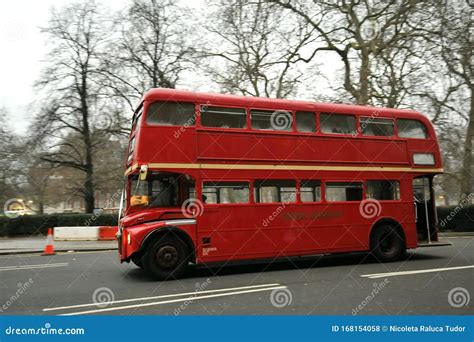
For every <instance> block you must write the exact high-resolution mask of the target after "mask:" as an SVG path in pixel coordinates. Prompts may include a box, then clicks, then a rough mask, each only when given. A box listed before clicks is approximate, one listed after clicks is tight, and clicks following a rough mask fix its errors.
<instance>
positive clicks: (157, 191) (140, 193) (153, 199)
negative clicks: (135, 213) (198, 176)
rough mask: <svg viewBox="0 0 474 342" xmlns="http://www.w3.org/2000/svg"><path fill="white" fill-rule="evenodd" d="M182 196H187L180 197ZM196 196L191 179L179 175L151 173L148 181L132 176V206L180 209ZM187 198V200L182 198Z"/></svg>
mask: <svg viewBox="0 0 474 342" xmlns="http://www.w3.org/2000/svg"><path fill="white" fill-rule="evenodd" d="M180 194H186V195H185V196H180ZM193 194H194V181H193V180H192V178H191V177H189V176H186V175H182V174H177V173H150V174H149V175H148V177H147V179H146V180H140V179H139V178H138V175H133V176H131V184H130V205H131V206H146V207H150V208H155V207H179V206H180V205H181V203H182V202H183V201H184V200H185V199H186V198H189V197H190V196H192V195H193ZM181 197H185V198H181Z"/></svg>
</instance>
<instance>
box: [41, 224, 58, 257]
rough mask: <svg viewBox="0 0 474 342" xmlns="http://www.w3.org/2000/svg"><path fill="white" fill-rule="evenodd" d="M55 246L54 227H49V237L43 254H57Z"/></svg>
mask: <svg viewBox="0 0 474 342" xmlns="http://www.w3.org/2000/svg"><path fill="white" fill-rule="evenodd" d="M55 254H56V253H54V246H53V228H48V237H47V238H46V246H45V247H44V252H43V254H41V255H55Z"/></svg>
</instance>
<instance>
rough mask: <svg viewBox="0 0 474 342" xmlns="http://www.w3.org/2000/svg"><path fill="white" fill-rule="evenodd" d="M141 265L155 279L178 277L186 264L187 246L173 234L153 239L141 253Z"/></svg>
mask: <svg viewBox="0 0 474 342" xmlns="http://www.w3.org/2000/svg"><path fill="white" fill-rule="evenodd" d="M142 265H143V269H144V270H145V272H146V273H148V274H149V275H150V276H152V277H153V278H155V279H157V280H168V279H178V278H179V277H181V276H182V275H183V273H184V272H185V270H186V268H187V265H188V248H187V247H186V245H185V244H184V243H183V241H181V240H180V239H179V238H177V237H174V236H164V237H162V238H158V239H155V240H153V241H152V242H151V243H150V244H149V245H148V247H147V249H146V251H145V253H144V254H143V258H142Z"/></svg>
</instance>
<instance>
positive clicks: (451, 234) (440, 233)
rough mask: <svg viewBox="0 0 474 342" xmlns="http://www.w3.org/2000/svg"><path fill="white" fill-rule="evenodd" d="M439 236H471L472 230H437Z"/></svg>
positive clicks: (472, 234)
mask: <svg viewBox="0 0 474 342" xmlns="http://www.w3.org/2000/svg"><path fill="white" fill-rule="evenodd" d="M438 235H439V236H440V237H471V236H474V232H439V233H438Z"/></svg>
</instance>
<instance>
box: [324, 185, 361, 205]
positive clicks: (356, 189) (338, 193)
mask: <svg viewBox="0 0 474 342" xmlns="http://www.w3.org/2000/svg"><path fill="white" fill-rule="evenodd" d="M361 200H362V183H360V182H327V183H326V201H328V202H340V201H361Z"/></svg>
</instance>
